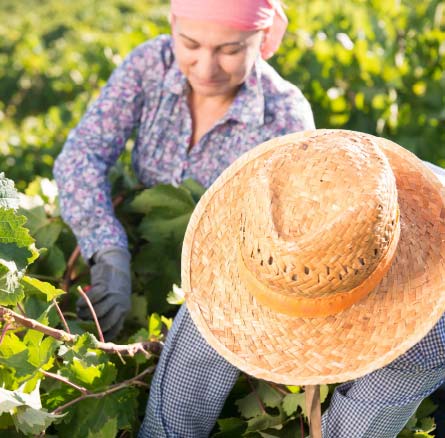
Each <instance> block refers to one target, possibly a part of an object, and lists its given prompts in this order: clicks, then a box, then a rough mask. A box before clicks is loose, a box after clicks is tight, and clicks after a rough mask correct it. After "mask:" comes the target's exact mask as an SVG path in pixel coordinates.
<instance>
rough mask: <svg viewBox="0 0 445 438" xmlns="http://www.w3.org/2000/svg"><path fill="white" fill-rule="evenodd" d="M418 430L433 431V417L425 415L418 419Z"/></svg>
mask: <svg viewBox="0 0 445 438" xmlns="http://www.w3.org/2000/svg"><path fill="white" fill-rule="evenodd" d="M420 430H421V431H422V432H427V433H429V432H433V431H434V430H436V424H435V422H434V418H432V417H425V418H422V419H421V420H420Z"/></svg>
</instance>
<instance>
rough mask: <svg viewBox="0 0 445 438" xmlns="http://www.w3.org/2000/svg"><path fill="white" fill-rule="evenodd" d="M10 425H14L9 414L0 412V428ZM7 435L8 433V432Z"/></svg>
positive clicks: (6, 427)
mask: <svg viewBox="0 0 445 438" xmlns="http://www.w3.org/2000/svg"><path fill="white" fill-rule="evenodd" d="M11 426H14V422H13V421H12V417H11V415H10V414H9V413H4V414H0V430H2V429H8V428H10V427H11ZM9 437H10V435H9V434H8V438H9Z"/></svg>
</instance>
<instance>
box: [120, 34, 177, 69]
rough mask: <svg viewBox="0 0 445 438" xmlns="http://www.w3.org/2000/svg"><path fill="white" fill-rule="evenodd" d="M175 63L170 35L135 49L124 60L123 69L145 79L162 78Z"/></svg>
mask: <svg viewBox="0 0 445 438" xmlns="http://www.w3.org/2000/svg"><path fill="white" fill-rule="evenodd" d="M173 62H174V54H173V44H172V39H171V36H170V35H159V36H157V37H156V38H153V39H151V40H148V41H145V42H144V43H142V44H140V45H139V46H137V47H136V48H135V49H133V50H132V51H131V52H130V53H129V54H128V55H127V56H126V57H125V59H124V61H123V63H122V66H121V67H122V69H123V70H125V71H127V72H128V71H130V72H134V73H135V74H138V75H140V76H141V77H142V78H144V77H147V76H149V77H162V76H163V75H164V74H165V73H166V72H167V71H168V70H169V69H170V67H171V65H172V64H173Z"/></svg>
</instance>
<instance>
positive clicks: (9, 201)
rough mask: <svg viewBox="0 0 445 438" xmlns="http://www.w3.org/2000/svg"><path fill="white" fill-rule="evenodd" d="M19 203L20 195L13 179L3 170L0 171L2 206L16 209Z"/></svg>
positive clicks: (0, 201) (0, 198) (0, 203)
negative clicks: (7, 176) (6, 175)
mask: <svg viewBox="0 0 445 438" xmlns="http://www.w3.org/2000/svg"><path fill="white" fill-rule="evenodd" d="M18 204H19V196H18V193H17V190H16V189H15V188H14V183H13V181H12V180H10V179H8V178H6V177H5V174H4V173H3V172H0V208H12V209H16V208H17V207H18Z"/></svg>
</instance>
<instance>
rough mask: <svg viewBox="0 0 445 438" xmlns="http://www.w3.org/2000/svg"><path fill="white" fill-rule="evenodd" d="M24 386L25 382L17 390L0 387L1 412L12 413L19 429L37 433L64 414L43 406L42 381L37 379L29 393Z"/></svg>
mask: <svg viewBox="0 0 445 438" xmlns="http://www.w3.org/2000/svg"><path fill="white" fill-rule="evenodd" d="M24 387H25V385H24V384H23V385H22V386H20V387H19V388H18V389H16V390H15V391H9V390H7V389H4V388H0V414H3V413H9V414H12V419H13V421H14V424H15V426H16V428H17V429H18V430H20V431H21V432H23V433H25V434H33V435H37V434H39V433H41V432H42V431H44V430H45V429H46V428H47V427H48V426H49V425H50V424H51V423H52V422H53V421H54V420H56V419H57V418H60V417H62V416H63V415H54V414H51V413H49V412H47V411H46V410H45V409H43V408H42V403H41V401H40V392H39V388H40V381H37V384H36V386H35V388H34V390H33V391H32V392H31V393H29V394H27V393H26V392H24Z"/></svg>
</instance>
